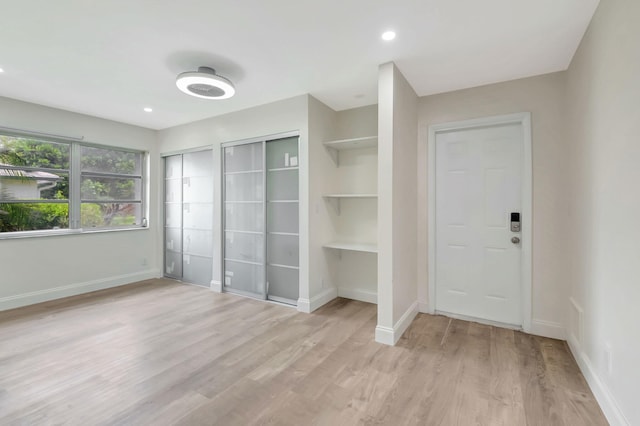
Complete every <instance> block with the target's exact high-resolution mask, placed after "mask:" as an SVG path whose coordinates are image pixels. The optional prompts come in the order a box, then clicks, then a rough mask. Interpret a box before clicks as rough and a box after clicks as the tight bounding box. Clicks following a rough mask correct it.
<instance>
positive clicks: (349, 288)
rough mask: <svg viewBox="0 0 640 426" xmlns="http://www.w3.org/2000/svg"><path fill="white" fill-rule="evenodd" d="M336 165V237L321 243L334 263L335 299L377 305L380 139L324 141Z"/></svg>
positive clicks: (332, 200)
mask: <svg viewBox="0 0 640 426" xmlns="http://www.w3.org/2000/svg"><path fill="white" fill-rule="evenodd" d="M324 146H325V148H326V149H327V150H328V152H329V154H330V155H331V157H332V159H333V161H334V163H335V173H336V174H337V176H336V178H337V179H335V188H331V189H332V191H330V192H329V193H327V194H324V195H323V198H324V200H325V202H326V203H327V204H329V205H331V206H332V208H331V209H330V211H331V213H332V214H333V215H334V217H333V220H332V223H333V225H334V231H335V232H334V233H335V236H336V239H335V240H333V241H329V242H327V243H325V244H324V245H323V247H324V248H325V249H326V250H327V252H328V258H329V260H330V261H331V262H336V263H335V264H334V271H335V276H334V283H335V285H336V287H337V288H338V296H340V297H346V298H350V299H356V300H361V301H364V302H370V303H377V252H378V247H377V210H378V206H377V203H378V194H377V179H378V177H377V164H378V149H377V148H378V137H377V136H365V137H356V138H348V139H336V140H331V141H326V142H324Z"/></svg>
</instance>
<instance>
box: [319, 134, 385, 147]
mask: <svg viewBox="0 0 640 426" xmlns="http://www.w3.org/2000/svg"><path fill="white" fill-rule="evenodd" d="M324 146H326V147H327V148H332V149H335V150H338V151H342V150H345V149H361V148H374V147H376V146H378V136H365V137H363V138H351V139H340V140H336V141H327V142H325V143H324Z"/></svg>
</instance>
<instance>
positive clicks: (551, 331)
mask: <svg viewBox="0 0 640 426" xmlns="http://www.w3.org/2000/svg"><path fill="white" fill-rule="evenodd" d="M530 333H531V334H535V335H536V336H543V337H550V338H552V339H559V340H566V339H567V330H566V329H565V328H564V326H563V325H562V324H560V323H557V322H552V321H545V320H538V319H534V320H532V321H531V330H530Z"/></svg>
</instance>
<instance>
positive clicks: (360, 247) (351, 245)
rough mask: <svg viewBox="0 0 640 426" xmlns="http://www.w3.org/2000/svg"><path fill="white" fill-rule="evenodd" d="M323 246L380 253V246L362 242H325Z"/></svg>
mask: <svg viewBox="0 0 640 426" xmlns="http://www.w3.org/2000/svg"><path fill="white" fill-rule="evenodd" d="M323 247H325V248H330V249H336V250H350V251H361V252H365V253H378V246H377V245H375V244H362V243H345V242H339V241H337V242H333V243H329V244H325V245H324V246H323Z"/></svg>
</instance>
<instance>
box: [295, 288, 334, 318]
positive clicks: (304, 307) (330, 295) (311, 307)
mask: <svg viewBox="0 0 640 426" xmlns="http://www.w3.org/2000/svg"><path fill="white" fill-rule="evenodd" d="M336 297H338V289H336V288H335V287H331V288H327V289H325V290H323V291H322V292H321V293H320V294H316V295H315V296H313V297H312V298H311V299H303V298H300V299H298V311H300V312H305V313H307V314H310V313H311V312H313V311H315V310H316V309H318V308H319V307H320V306H322V305H325V304H327V303H329V302H331V301H332V300H333V299H335V298H336Z"/></svg>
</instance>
